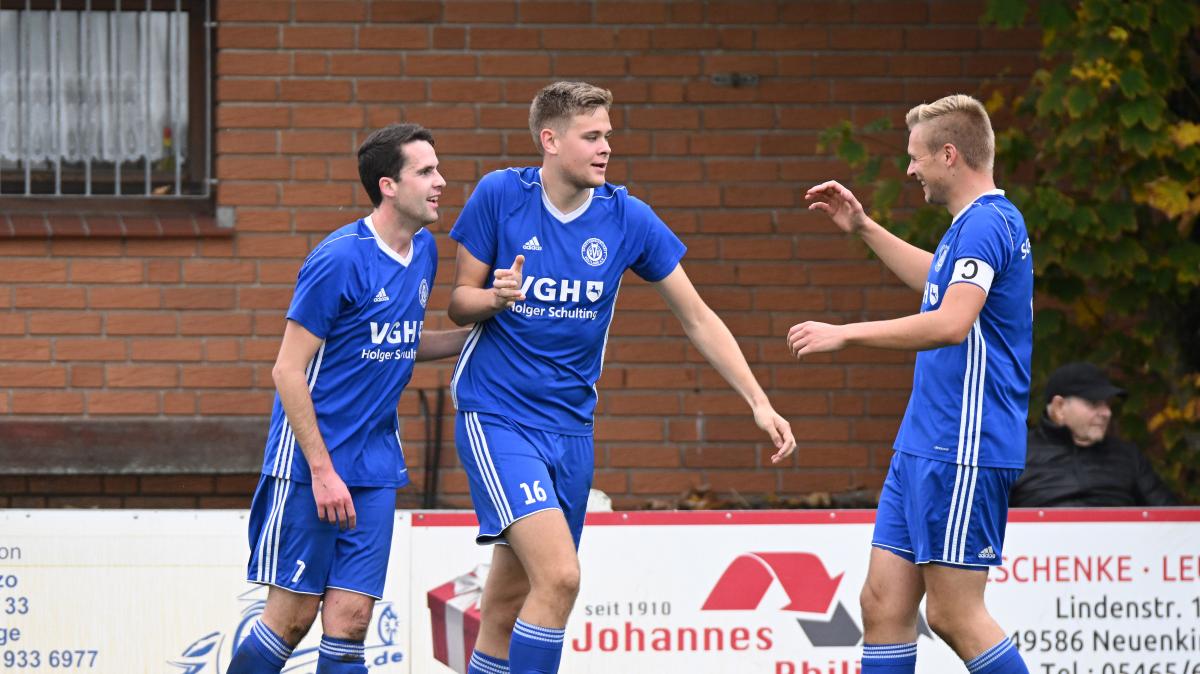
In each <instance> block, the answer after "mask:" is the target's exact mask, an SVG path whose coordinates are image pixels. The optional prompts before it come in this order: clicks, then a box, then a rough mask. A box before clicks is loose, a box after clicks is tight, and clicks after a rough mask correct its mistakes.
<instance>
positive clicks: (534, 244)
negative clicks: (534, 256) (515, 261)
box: [521, 234, 542, 250]
mask: <svg viewBox="0 0 1200 674" xmlns="http://www.w3.org/2000/svg"><path fill="white" fill-rule="evenodd" d="M521 247H522V248H524V249H525V250H541V249H542V244H541V243H539V242H538V240H537V235H536V234H535V235H534V236H533V238H531V239H529V240H528V241H526V242H525V245H524V246H521Z"/></svg>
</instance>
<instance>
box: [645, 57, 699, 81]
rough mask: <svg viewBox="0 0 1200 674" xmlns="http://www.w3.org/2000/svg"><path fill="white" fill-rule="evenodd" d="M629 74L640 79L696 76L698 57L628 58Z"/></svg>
mask: <svg viewBox="0 0 1200 674" xmlns="http://www.w3.org/2000/svg"><path fill="white" fill-rule="evenodd" d="M629 74H631V75H635V76H640V77H651V76H656V75H678V76H686V75H698V74H700V57H699V56H694V55H693V56H674V55H670V56H668V55H650V56H632V57H630V58H629Z"/></svg>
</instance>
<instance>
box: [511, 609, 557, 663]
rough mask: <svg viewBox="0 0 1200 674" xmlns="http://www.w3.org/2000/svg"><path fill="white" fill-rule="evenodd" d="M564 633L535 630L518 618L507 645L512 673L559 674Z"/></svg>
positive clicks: (553, 630)
mask: <svg viewBox="0 0 1200 674" xmlns="http://www.w3.org/2000/svg"><path fill="white" fill-rule="evenodd" d="M565 634H566V630H565V629H562V628H556V627H538V626H537V625H530V624H529V623H527V622H525V621H523V620H521V619H520V618H517V624H516V625H513V632H512V640H511V641H509V644H508V661H509V663H510V667H511V668H512V674H558V661H559V660H560V659H561V658H562V648H563V636H564V635H565Z"/></svg>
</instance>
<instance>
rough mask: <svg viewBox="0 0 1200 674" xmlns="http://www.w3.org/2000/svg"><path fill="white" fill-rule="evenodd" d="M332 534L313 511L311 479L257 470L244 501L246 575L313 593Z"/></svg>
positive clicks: (319, 586)
mask: <svg viewBox="0 0 1200 674" xmlns="http://www.w3.org/2000/svg"><path fill="white" fill-rule="evenodd" d="M337 534H338V529H337V527H336V526H335V525H332V524H329V523H328V522H322V521H321V520H320V519H319V518H318V517H317V511H316V502H315V501H314V500H313V495H312V486H311V485H309V484H306V483H303V482H293V481H291V480H282V479H279V478H275V477H270V476H265V475H264V476H262V477H261V478H260V480H259V484H258V488H257V489H256V490H255V493H254V500H253V502H252V504H251V507H250V524H249V537H250V561H249V564H248V565H247V570H246V571H247V572H246V577H247V580H249V581H250V582H253V583H259V584H264V585H272V586H275V587H280V588H283V589H285V590H289V591H291V592H294V593H298V594H308V595H315V596H318V597H319V596H320V595H321V594H322V593H324V591H325V582H326V580H327V578H328V575H329V569H330V565H331V564H332V561H333V555H334V549H335V546H336V540H337Z"/></svg>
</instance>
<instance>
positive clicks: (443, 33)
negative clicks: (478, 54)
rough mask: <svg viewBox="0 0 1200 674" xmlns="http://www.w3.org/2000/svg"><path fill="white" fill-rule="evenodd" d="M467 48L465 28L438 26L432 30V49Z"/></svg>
mask: <svg viewBox="0 0 1200 674" xmlns="http://www.w3.org/2000/svg"><path fill="white" fill-rule="evenodd" d="M466 46H467V31H466V29H465V28H449V27H446V26H438V27H436V28H434V29H433V48H434V49H464V48H465V47H466Z"/></svg>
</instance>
